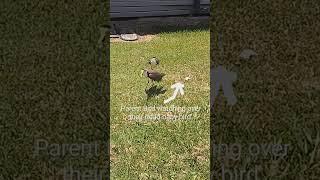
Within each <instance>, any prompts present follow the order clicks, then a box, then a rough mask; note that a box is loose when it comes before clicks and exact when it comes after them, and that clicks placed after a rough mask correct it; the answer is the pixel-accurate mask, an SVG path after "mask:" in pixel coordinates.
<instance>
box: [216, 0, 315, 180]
mask: <svg viewBox="0 0 320 180" xmlns="http://www.w3.org/2000/svg"><path fill="white" fill-rule="evenodd" d="M213 6H214V7H213V9H216V10H215V11H213V14H212V16H213V17H215V18H214V19H213V21H212V28H211V29H212V30H213V31H212V34H211V38H212V42H213V43H211V45H212V51H211V53H212V54H213V56H212V59H211V61H212V64H214V65H216V66H217V65H218V64H219V65H223V66H225V67H226V68H227V69H229V70H231V71H234V72H236V73H237V75H238V79H237V81H236V82H235V83H234V89H235V93H236V96H237V98H238V102H237V104H236V105H235V106H233V107H230V106H227V105H226V103H225V99H224V98H222V97H219V99H218V100H217V104H215V110H214V112H213V113H212V117H213V118H212V124H213V129H212V135H213V136H212V140H213V141H214V143H217V144H220V143H225V144H235V143H238V144H241V145H242V153H241V158H240V159H237V160H232V159H231V160H230V161H228V163H226V162H224V161H222V160H218V159H217V156H213V159H212V162H213V165H214V166H213V167H212V170H213V171H216V172H217V171H220V172H221V163H222V164H224V165H225V168H226V169H231V170H236V171H238V173H239V171H240V170H245V171H246V172H248V170H251V169H254V168H256V169H257V170H258V171H259V177H263V179H319V177H320V174H319V172H320V145H319V142H320V133H319V129H320V121H319V120H320V115H319V112H320V111H319V104H320V86H319V82H320V69H319V67H320V61H319V58H320V50H319V43H320V36H319V23H320V21H319V18H317V14H318V13H319V8H318V7H319V6H320V3H319V2H317V1H313V2H310V1H299V2H296V1H287V2H283V1H282V2H280V1H245V2H243V1H241V2H240V1H239V2H237V1H223V2H222V1H221V2H219V3H213ZM218 33H220V34H223V43H222V44H223V47H224V54H222V55H221V54H220V52H221V49H220V48H219V47H218V43H216V42H217V37H218ZM246 48H249V49H253V50H254V51H255V52H257V54H258V56H257V57H256V58H254V59H252V60H247V61H246V60H243V61H241V60H239V54H240V52H241V51H242V50H243V49H246ZM251 143H255V144H258V145H259V146H260V147H262V145H264V144H281V145H285V144H288V145H289V146H288V147H289V148H288V151H287V153H285V156H283V157H279V156H275V153H272V152H270V149H269V150H268V149H264V150H266V151H267V153H266V155H265V154H263V153H258V154H257V155H256V156H254V155H252V154H251V155H250V154H248V145H249V144H251ZM260 150H261V149H260ZM282 152H284V151H282ZM234 172H235V171H233V173H234ZM217 179H219V178H217Z"/></svg>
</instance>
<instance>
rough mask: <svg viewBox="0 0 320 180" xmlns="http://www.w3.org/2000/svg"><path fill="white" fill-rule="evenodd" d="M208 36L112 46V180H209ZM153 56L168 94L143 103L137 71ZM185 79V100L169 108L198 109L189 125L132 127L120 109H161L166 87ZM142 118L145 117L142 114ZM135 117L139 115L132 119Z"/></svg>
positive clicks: (179, 34)
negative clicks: (127, 107)
mask: <svg viewBox="0 0 320 180" xmlns="http://www.w3.org/2000/svg"><path fill="white" fill-rule="evenodd" d="M209 35H210V33H209V32H208V31H189V32H188V31H184V32H175V33H162V34H159V35H158V37H157V38H155V39H153V40H152V41H151V42H142V43H112V44H111V55H110V56H111V147H112V149H111V178H112V179H139V178H141V179H208V177H209V113H208V112H209V111H208V107H209V92H210V90H209ZM152 56H156V57H158V58H159V59H160V67H159V70H160V71H162V72H163V73H165V74H166V76H165V77H164V79H163V81H162V82H161V83H160V84H159V86H160V85H162V86H164V87H165V88H166V89H167V91H166V92H165V93H164V94H160V95H159V96H157V97H152V98H149V99H147V97H146V93H145V87H146V85H147V79H146V78H145V77H140V76H139V75H140V70H141V68H145V67H146V62H147V60H148V59H149V58H151V57H152ZM187 76H190V77H191V80H190V81H187V82H185V95H184V96H183V97H181V96H178V98H177V99H176V100H174V101H173V102H171V103H169V104H168V105H167V106H171V105H176V106H188V107H191V106H199V107H201V110H200V112H199V113H198V115H197V116H196V117H194V118H193V119H191V120H177V121H170V120H160V121H152V120H140V121H130V120H128V119H127V118H126V115H127V114H130V113H126V112H122V111H121V110H120V108H121V106H153V105H156V106H161V105H163V101H164V100H165V99H167V98H168V97H170V96H171V95H172V94H173V90H172V89H171V88H170V86H171V85H172V84H173V83H174V82H175V81H176V80H180V79H182V78H185V77H187ZM142 113H144V112H142ZM136 114H137V113H136Z"/></svg>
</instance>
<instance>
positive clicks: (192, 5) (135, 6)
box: [110, 0, 210, 18]
mask: <svg viewBox="0 0 320 180" xmlns="http://www.w3.org/2000/svg"><path fill="white" fill-rule="evenodd" d="M209 9H210V0H111V1H110V17H111V18H125V17H126V18H127V17H154V16H179V15H189V14H196V15H201V14H208V13H209V11H210V10H209Z"/></svg>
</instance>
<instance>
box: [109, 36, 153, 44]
mask: <svg viewBox="0 0 320 180" xmlns="http://www.w3.org/2000/svg"><path fill="white" fill-rule="evenodd" d="M138 37H139V38H138V40H136V41H124V40H122V39H120V38H110V42H111V43H139V42H150V41H151V40H153V39H154V38H157V35H143V36H138Z"/></svg>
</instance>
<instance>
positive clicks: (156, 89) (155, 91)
mask: <svg viewBox="0 0 320 180" xmlns="http://www.w3.org/2000/svg"><path fill="white" fill-rule="evenodd" d="M166 91H167V90H166V89H165V88H164V87H163V86H157V85H153V86H151V87H150V88H149V89H146V90H145V92H146V94H147V100H149V99H150V98H153V97H156V96H159V95H160V94H164V93H165V92H166Z"/></svg>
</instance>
